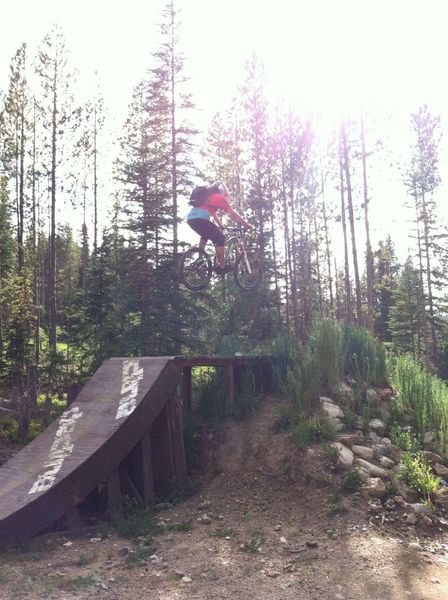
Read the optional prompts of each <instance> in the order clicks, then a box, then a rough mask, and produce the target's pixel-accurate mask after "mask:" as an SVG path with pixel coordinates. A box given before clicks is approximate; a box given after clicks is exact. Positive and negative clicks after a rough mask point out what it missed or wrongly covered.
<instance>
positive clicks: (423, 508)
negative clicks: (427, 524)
mask: <svg viewBox="0 0 448 600" xmlns="http://www.w3.org/2000/svg"><path fill="white" fill-rule="evenodd" d="M409 507H410V508H412V510H413V511H414V512H415V514H416V515H429V514H431V510H430V508H429V506H428V505H427V504H421V503H420V502H417V503H415V504H410V505H409Z"/></svg>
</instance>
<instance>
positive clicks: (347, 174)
mask: <svg viewBox="0 0 448 600" xmlns="http://www.w3.org/2000/svg"><path fill="white" fill-rule="evenodd" d="M341 135H342V149H343V153H344V171H345V182H346V184H347V206H348V217H349V222H350V234H351V240H352V257H353V270H354V273H355V294H356V313H357V314H356V317H357V323H358V325H361V324H362V301H361V283H360V280H359V268H358V251H357V249H356V236H355V216H354V211H353V198H352V184H351V179H350V166H349V158H348V146H347V135H346V131H345V125H344V124H342V126H341Z"/></svg>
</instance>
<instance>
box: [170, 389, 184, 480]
mask: <svg viewBox="0 0 448 600" xmlns="http://www.w3.org/2000/svg"><path fill="white" fill-rule="evenodd" d="M167 412H168V422H169V429H170V438H171V452H172V461H173V467H174V474H175V477H176V485H177V486H182V485H183V484H184V483H185V481H186V479H187V464H186V461H185V449H184V438H183V433H182V424H181V420H180V411H179V403H178V400H177V397H176V396H172V397H171V398H170V399H169V400H168V403H167Z"/></svg>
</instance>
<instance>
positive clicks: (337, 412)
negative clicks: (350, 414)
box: [322, 401, 344, 419]
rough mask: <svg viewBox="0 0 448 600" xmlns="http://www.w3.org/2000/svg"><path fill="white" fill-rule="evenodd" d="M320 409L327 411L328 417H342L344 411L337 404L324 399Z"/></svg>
mask: <svg viewBox="0 0 448 600" xmlns="http://www.w3.org/2000/svg"><path fill="white" fill-rule="evenodd" d="M322 410H323V411H324V412H326V413H327V415H328V416H329V417H330V419H331V418H333V419H342V418H343V417H344V413H343V412H342V410H341V409H340V408H339V406H337V404H330V403H329V402H326V401H324V402H322Z"/></svg>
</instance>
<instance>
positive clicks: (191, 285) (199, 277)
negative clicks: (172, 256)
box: [179, 248, 213, 292]
mask: <svg viewBox="0 0 448 600" xmlns="http://www.w3.org/2000/svg"><path fill="white" fill-rule="evenodd" d="M179 271H180V279H181V281H182V283H183V284H184V286H185V287H186V288H188V289H189V290H191V291H192V292H199V291H201V290H203V289H205V288H206V287H207V285H208V283H209V281H210V279H211V276H212V273H213V269H212V261H211V260H210V257H209V255H208V254H207V252H205V250H201V249H200V248H190V249H189V250H187V251H186V252H184V253H183V254H182V256H181V259H180V269H179Z"/></svg>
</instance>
